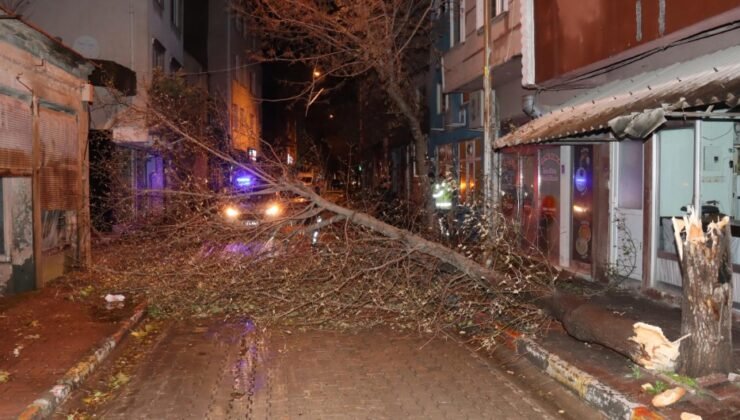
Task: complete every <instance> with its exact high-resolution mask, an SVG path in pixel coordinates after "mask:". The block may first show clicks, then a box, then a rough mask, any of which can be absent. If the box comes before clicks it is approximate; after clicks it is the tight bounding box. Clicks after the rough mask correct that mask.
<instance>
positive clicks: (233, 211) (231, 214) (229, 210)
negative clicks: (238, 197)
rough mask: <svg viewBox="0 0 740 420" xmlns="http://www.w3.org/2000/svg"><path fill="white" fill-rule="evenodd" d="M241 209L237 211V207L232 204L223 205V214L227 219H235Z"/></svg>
mask: <svg viewBox="0 0 740 420" xmlns="http://www.w3.org/2000/svg"><path fill="white" fill-rule="evenodd" d="M241 213H242V212H241V211H239V209H238V208H236V207H234V206H226V207H224V216H226V218H227V219H236V218H237V217H239V215H241Z"/></svg>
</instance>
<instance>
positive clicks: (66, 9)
mask: <svg viewBox="0 0 740 420" xmlns="http://www.w3.org/2000/svg"><path fill="white" fill-rule="evenodd" d="M164 3H165V9H164V10H163V11H161V12H159V11H157V10H156V9H155V6H154V1H153V0H34V1H33V2H31V3H30V6H29V8H28V11H27V13H26V18H27V19H28V20H30V21H31V22H33V23H34V24H36V25H38V26H39V27H41V28H43V30H44V31H46V32H48V33H49V34H50V35H51V36H54V37H58V38H61V40H62V41H63V42H64V43H66V44H67V45H69V46H70V47H72V48H73V49H75V50H76V51H77V52H79V53H80V54H82V55H83V56H85V57H87V58H91V59H104V60H110V61H115V62H116V63H118V64H120V65H123V66H125V67H128V68H130V69H132V70H133V71H135V72H136V76H137V87H138V95H137V97H136V98H134V99H133V103H134V104H137V105H142V104H144V103H145V97H144V96H143V90H144V89H145V87H146V86H147V84H148V81H149V80H150V78H151V75H152V42H153V39H154V38H156V39H157V40H159V42H161V43H162V44H163V45H164V46H165V48H166V53H165V67H166V68H167V67H168V66H169V63H170V60H171V59H172V58H175V59H176V60H177V61H178V62H180V63H181V64H182V63H184V61H185V59H184V51H183V42H182V34H180V35H178V34H177V33H176V31H175V30H174V29H173V28H172V25H171V24H170V18H169V17H170V14H169V13H170V7H171V3H172V2H171V1H165V2H164ZM119 100H120V98H114V97H113V96H111V95H109V94H108V92H106V89H104V88H96V102H95V104H94V106H93V107H92V121H91V126H92V127H93V128H95V129H101V130H108V129H111V128H113V127H115V132H114V138H115V139H116V140H118V141H122V142H136V143H141V142H147V141H148V132H147V130H146V129H145V128H144V124H143V123H141V122H139V121H132V118H125V117H122V116H121V111H122V110H123V109H125V107H120V106H114V105H115V104H117V103H118V101H119ZM125 103H126V104H129V103H131V101H129V100H128V99H126V100H125Z"/></svg>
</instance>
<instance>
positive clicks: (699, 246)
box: [673, 215, 732, 377]
mask: <svg viewBox="0 0 740 420" xmlns="http://www.w3.org/2000/svg"><path fill="white" fill-rule="evenodd" d="M673 223H674V229H675V231H676V232H681V230H682V229H683V228H684V227H685V228H686V231H687V232H688V233H687V235H686V240H684V241H681V240H680V237H679V238H678V239H679V241H678V246H679V247H680V248H681V252H679V255H680V258H681V272H682V275H683V301H682V304H681V333H682V335H687V334H690V336H688V337H687V338H686V340H684V341H683V343H682V344H681V356H680V358H679V371H680V372H681V373H683V374H685V375H688V376H692V377H698V376H704V375H708V374H711V373H727V372H730V371H732V262H731V260H730V237H731V234H730V224H729V218H727V217H725V218H724V219H723V220H722V221H720V222H718V223H710V224H709V227H708V229H707V232H704V231H703V229H702V223H701V220H700V219H699V218H698V217H697V216H695V215H690V216H689V217H687V218H684V220H683V221H682V220H679V219H674V220H673Z"/></svg>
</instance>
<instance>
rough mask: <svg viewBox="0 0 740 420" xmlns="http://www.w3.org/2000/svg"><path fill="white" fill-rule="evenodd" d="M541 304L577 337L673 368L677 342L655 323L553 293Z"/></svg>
mask: <svg viewBox="0 0 740 420" xmlns="http://www.w3.org/2000/svg"><path fill="white" fill-rule="evenodd" d="M542 306H543V307H544V308H545V310H547V311H548V313H549V314H550V315H551V316H552V317H553V318H555V319H557V320H558V321H560V323H561V324H562V325H563V328H565V330H566V331H567V332H568V334H570V335H571V336H573V337H575V338H576V339H578V340H581V341H585V342H589V343H596V344H599V345H602V346H604V347H607V348H609V349H611V350H614V351H616V352H617V353H619V354H621V355H623V356H626V357H628V358H629V359H631V360H632V361H633V362H635V363H637V364H639V365H640V366H644V367H645V368H647V369H651V370H659V371H672V370H674V368H675V363H676V359H677V358H678V346H679V342H678V341H676V342H671V341H670V340H668V339H667V338H666V337H665V336H664V335H663V331H662V330H661V329H660V328H659V327H656V326H653V325H649V324H645V323H642V322H638V321H635V320H633V319H629V318H625V317H622V316H619V315H616V314H615V313H614V312H613V311H611V310H608V309H606V308H604V307H603V306H602V305H597V304H594V303H591V302H589V301H588V300H587V299H585V298H583V297H580V296H574V295H565V294H559V293H555V294H554V295H553V296H550V297H548V298H545V299H543V300H542Z"/></svg>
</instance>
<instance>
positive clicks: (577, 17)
mask: <svg viewBox="0 0 740 420" xmlns="http://www.w3.org/2000/svg"><path fill="white" fill-rule="evenodd" d="M533 1H534V23H535V80H536V82H537V83H542V82H545V81H547V80H550V79H554V78H558V77H560V76H563V75H566V74H569V73H572V72H574V71H576V70H578V69H581V68H583V67H586V66H589V65H591V64H594V63H599V65H600V66H601V65H605V64H607V63H606V62H607V61H608V60H609V59H610V58H618V57H620V55H624V54H623V53H625V52H629V54H628V55H634V54H636V53H637V51H636V49H637V48H638V47H646V48H647V47H652V46H657V45H658V44H659V43H660V42H661V41H665V42H668V41H670V40H675V39H677V38H679V37H685V36H687V35H690V34H692V33H698V32H699V31H701V30H706V29H709V28H711V27H713V26H717V25H719V24H721V23H727V22H731V21H732V20H735V19H736V17H733V15H732V14H725V15H722V14H723V13H725V12H728V11H731V10H733V9H735V14H737V12H738V11H740V8H738V3H737V2H736V1H726V0H705V1H701V2H697V1H695V0H671V1H666V0H619V1H614V0H590V1H585V2H584V1H582V0H533ZM710 18H711V19H710ZM694 25H696V26H694ZM630 50H635V51H630Z"/></svg>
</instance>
